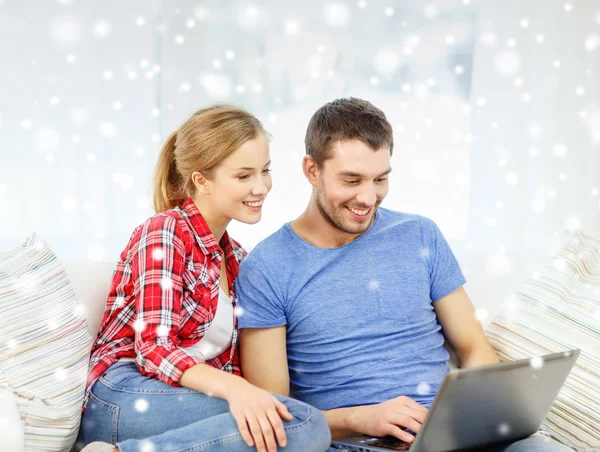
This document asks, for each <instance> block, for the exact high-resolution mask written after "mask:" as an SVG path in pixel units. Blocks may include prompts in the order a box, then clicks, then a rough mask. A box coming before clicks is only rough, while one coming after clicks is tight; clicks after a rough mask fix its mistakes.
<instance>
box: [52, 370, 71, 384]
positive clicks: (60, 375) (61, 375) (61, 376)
mask: <svg viewBox="0 0 600 452" xmlns="http://www.w3.org/2000/svg"><path fill="white" fill-rule="evenodd" d="M54 376H55V377H56V379H57V380H59V381H63V380H65V379H66V378H67V376H68V372H67V370H66V369H64V368H62V367H59V368H58V369H56V370H55V371H54Z"/></svg>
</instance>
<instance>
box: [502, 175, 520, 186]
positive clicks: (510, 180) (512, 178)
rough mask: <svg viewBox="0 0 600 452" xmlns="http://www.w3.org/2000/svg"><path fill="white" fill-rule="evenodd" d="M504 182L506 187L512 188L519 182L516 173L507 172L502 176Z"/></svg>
mask: <svg viewBox="0 0 600 452" xmlns="http://www.w3.org/2000/svg"><path fill="white" fill-rule="evenodd" d="M504 182H506V185H509V186H511V187H514V186H516V185H517V184H518V182H519V175H518V174H517V172H516V171H509V172H507V173H506V174H505V175H504Z"/></svg>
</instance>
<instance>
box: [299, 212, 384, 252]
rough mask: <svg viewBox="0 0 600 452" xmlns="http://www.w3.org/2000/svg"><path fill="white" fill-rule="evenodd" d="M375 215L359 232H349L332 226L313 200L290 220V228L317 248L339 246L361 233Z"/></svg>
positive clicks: (354, 238)
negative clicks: (300, 213)
mask: <svg viewBox="0 0 600 452" xmlns="http://www.w3.org/2000/svg"><path fill="white" fill-rule="evenodd" d="M374 220H375V216H373V219H372V220H371V223H370V224H369V227H368V228H367V229H366V230H365V231H364V232H361V233H360V234H349V233H347V232H343V231H340V230H339V229H337V228H335V227H333V226H332V225H331V224H329V222H328V221H327V220H325V219H324V218H323V216H322V215H321V213H320V212H319V209H318V208H317V206H316V204H315V203H314V202H311V203H310V204H309V205H308V207H307V208H306V210H305V211H304V212H303V213H302V215H300V216H299V217H298V218H296V219H295V220H294V221H292V222H291V224H290V226H291V227H292V230H293V231H294V232H295V233H296V235H298V237H300V238H301V239H302V240H304V241H305V242H307V243H310V244H311V245H313V246H316V247H318V248H340V247H342V246H344V245H347V244H349V243H351V242H353V241H354V240H356V239H357V238H359V237H360V236H361V235H363V234H364V233H365V232H366V231H368V230H369V228H370V227H371V226H372V225H373V221H374Z"/></svg>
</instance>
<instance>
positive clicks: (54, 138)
mask: <svg viewBox="0 0 600 452" xmlns="http://www.w3.org/2000/svg"><path fill="white" fill-rule="evenodd" d="M59 144H60V135H59V133H58V130H56V129H55V128H53V127H42V128H39V129H37V130H36V131H35V134H34V137H33V145H34V146H35V147H36V149H38V150H39V151H42V152H52V151H56V150H57V149H58V146H59Z"/></svg>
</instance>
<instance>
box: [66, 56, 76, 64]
mask: <svg viewBox="0 0 600 452" xmlns="http://www.w3.org/2000/svg"><path fill="white" fill-rule="evenodd" d="M76 59H77V58H76V57H75V55H73V54H72V53H70V54H68V55H67V58H66V60H67V63H69V64H73V63H75V60H76Z"/></svg>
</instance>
